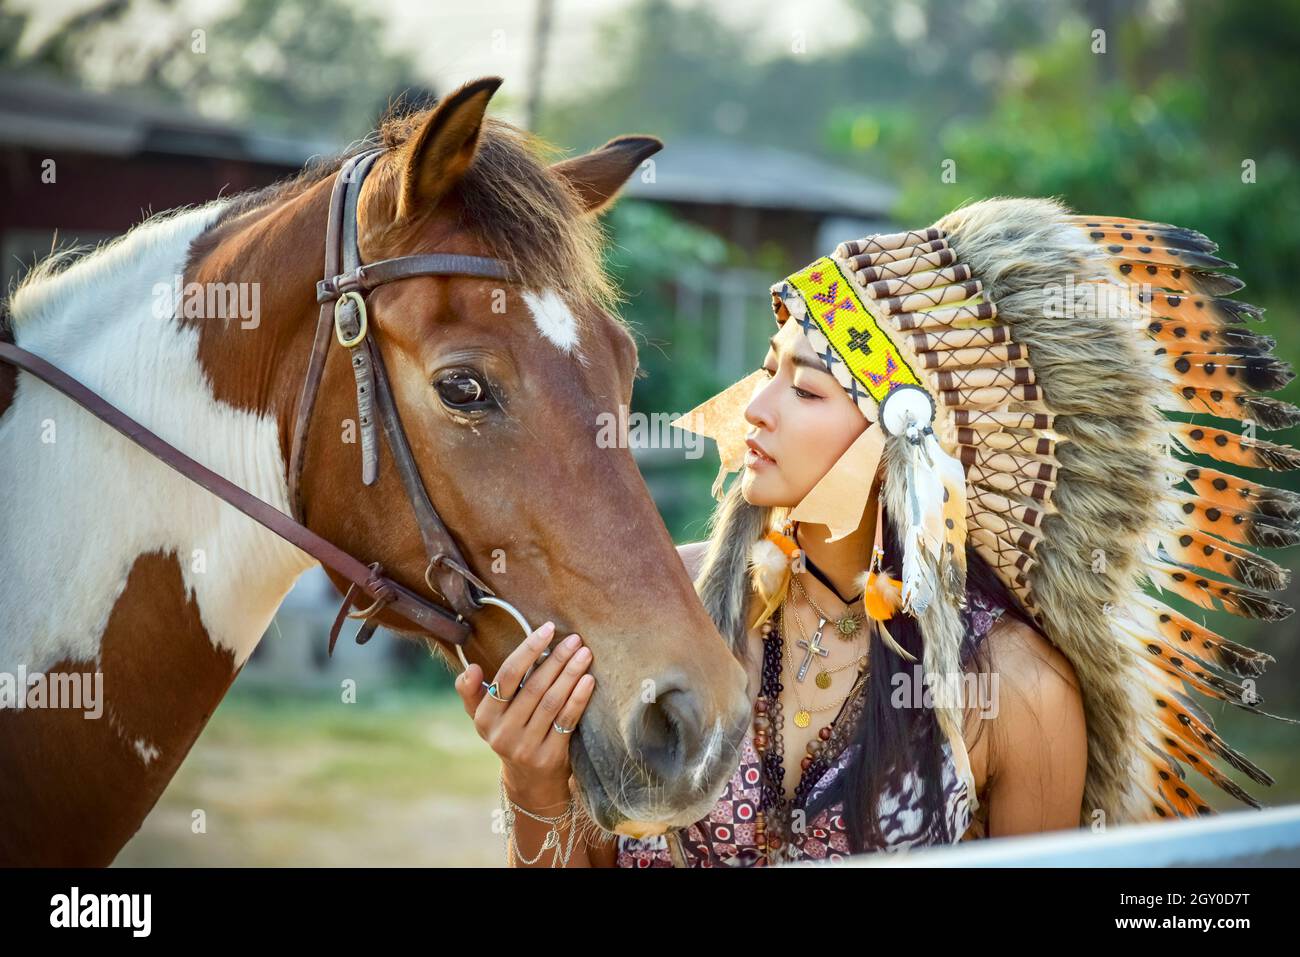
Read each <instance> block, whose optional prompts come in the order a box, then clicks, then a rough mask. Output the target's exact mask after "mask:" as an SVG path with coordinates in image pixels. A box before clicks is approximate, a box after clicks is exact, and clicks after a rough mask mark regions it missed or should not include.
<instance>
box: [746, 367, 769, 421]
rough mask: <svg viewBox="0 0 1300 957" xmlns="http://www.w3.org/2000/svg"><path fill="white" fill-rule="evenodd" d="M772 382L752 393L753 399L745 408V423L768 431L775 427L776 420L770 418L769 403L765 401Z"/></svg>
mask: <svg viewBox="0 0 1300 957" xmlns="http://www.w3.org/2000/svg"><path fill="white" fill-rule="evenodd" d="M773 381H775V379H773V380H772V381H769V382H768V383H767V384H766V385H764V386H763V387H761V388H760V389H759V390H758V391H757V392H756V393H754V397H753V398H752V399H750V400H749V405H747V406H745V421H746V422H748V423H749V424H750V425H753V426H757V427H758V428H762V429H767V430H768V431H771V430H772V429H773V428H774V427H775V426H776V420H775V419H774V418H773V417H772V412H771V403H770V402H769V401H768V399H767V397H768V395H769V394H770V387H771V385H772V382H773Z"/></svg>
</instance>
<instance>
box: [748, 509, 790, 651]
mask: <svg viewBox="0 0 1300 957" xmlns="http://www.w3.org/2000/svg"><path fill="white" fill-rule="evenodd" d="M802 556H803V550H802V549H801V548H800V547H799V543H798V542H796V541H795V539H794V523H793V522H792V521H790V520H789V519H788V518H787V519H786V520H785V521H784V522H783V523H782V524H781V530H780V531H776V530H771V531H769V532H768V533H767V534H766V535H764V536H763V537H762V538H760V539H759V540H758V541H756V542H755V543H754V545H753V547H752V548H751V549H750V552H749V565H750V570H751V576H752V579H753V582H754V590H755V591H756V592H758V596H759V598H760V599H762V601H763V610H762V611H761V612H759V615H758V618H757V619H755V620H754V623H753V624H752V625H750V627H751V628H757V627H759V626H760V625H761V624H763V622H765V621H767V620H768V619H769V618H771V617H772V613H773V612H775V611H776V609H777V606H778V605H780V604H781V599H783V598H784V597H785V592H786V589H787V588H788V587H789V584H790V574H791V572H792V570H793V569H794V566H795V565H796V564H797V563H798V562H799V560H800V558H801V557H802Z"/></svg>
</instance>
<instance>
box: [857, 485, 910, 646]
mask: <svg viewBox="0 0 1300 957" xmlns="http://www.w3.org/2000/svg"><path fill="white" fill-rule="evenodd" d="M884 528H885V505H884V501H883V500H880V501H878V502H877V505H876V542H875V545H874V546H872V549H871V564H870V566H869V567H868V568H867V570H866V571H865V572H863V573H862V574H861V575H859V576H858V582H857V583H858V587H859V588H861V589H862V598H863V605H864V606H865V607H866V610H867V614H868V615H870V616H871V618H872V619H873V620H874V621H875V622H876V627H877V628H878V629H879V630H880V639H881V640H882V641H883V642H884V643H885V644H886V645H888V646H889V647H890V648H891V649H892V650H893V652H894V654H896V655H898V656H899V657H900V658H903V659H905V660H907V661H916V656H915V655H913V654H912V653H911V652H910V651H908V650H907V649H906V648H904V647H903V646H902V645H900V644H899V643H898V642H897V641H895V640H894V637H893V635H891V634H890V633H889V629H888V628H887V627H885V622H886V621H888V620H889V619H890V618H893V617H894V613H895V612H897V611H898V609H899V608H900V607H902V590H903V583H902V582H901V581H899V580H898V579H897V578H894V577H892V576H891V575H889V574H888V573H887V572H886V571H885V570H884V568H882V567H881V563H882V562H883V561H884V558H885V549H884V544H883V543H884V535H885V533H884Z"/></svg>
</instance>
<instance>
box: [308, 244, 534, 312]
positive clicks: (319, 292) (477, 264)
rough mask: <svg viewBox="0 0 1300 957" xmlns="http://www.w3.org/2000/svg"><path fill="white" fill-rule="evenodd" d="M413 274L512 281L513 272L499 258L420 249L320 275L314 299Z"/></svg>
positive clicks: (362, 289)
mask: <svg viewBox="0 0 1300 957" xmlns="http://www.w3.org/2000/svg"><path fill="white" fill-rule="evenodd" d="M414 276H478V277H481V278H483V279H500V280H502V281H503V282H514V281H515V278H514V273H513V272H512V271H511V269H510V267H509V266H508V265H507V264H506V263H503V262H502V261H501V260H499V259H490V258H488V257H486V256H469V255H465V254H464V253H421V254H419V255H415V256H398V257H396V258H394V259H381V260H379V261H378V262H373V263H371V264H370V265H368V266H358V267H357V268H356V269H355V270H353V271H351V272H346V273H340V274H338V275H334V276H331V277H330V278H328V279H322V280H321V281H320V282H318V283H316V301H317V302H331V301H333V300H334V299H337V298H338V297H339V296H341V295H343V294H344V293H345V292H369V291H370V290H371V289H374V288H375V287H376V286H382V285H384V284H385V283H390V282H394V281H395V280H398V279H410V278H412V277H414Z"/></svg>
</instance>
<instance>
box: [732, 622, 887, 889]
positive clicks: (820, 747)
mask: <svg viewBox="0 0 1300 957" xmlns="http://www.w3.org/2000/svg"><path fill="white" fill-rule="evenodd" d="M780 620H781V626H782V629H784V627H785V620H786V614H785V605H784V603H783V604H782V608H781V615H780ZM760 630H761V632H762V635H763V665H762V678H761V685H760V688H759V693H758V698H757V700H756V701H755V702H754V737H753V740H754V750H755V751H757V752H758V755H759V760H760V766H761V768H762V781H761V785H760V796H759V807H758V810H757V812H756V813H755V815H754V838H755V842H756V843H757V845H758V848H759V853H760V854H762V856H763V860H764V861H766V862H767V863H769V864H770V863H778V862H780V861H781V860H782V859H787V858H791V857H793V855H794V840H793V835H792V833H791V827H790V819H791V815H792V812H793V809H794V807H795V806H796V805H801V804H802V803H803V801H804V800H805V799H806V797H807V795H808V793H809V792H810V791H811V790H812V788H813V787H814V786H815V785H816V783H817V782H818V781H820V780H821V779H822V777H823V776H824V775H825V773H826V771H827V770H828V769H829V767H830V764H831V762H832V761H834V760H835V759H836V758H837V757H838V755H839V753H840V752H841V751H842V750H843V748H844V746H845V744H846V743H847V740H848V735H849V732H850V730H851V729H852V728H853V726H854V724H855V722H856V720H857V716H858V714H859V713H860V712H861V710H862V704H863V695H862V694H860V693H859V692H860V691H861V689H862V688H863V686H864V685H865V684H866V679H867V677H868V675H870V673H871V672H870V670H867V671H864V672H863V673H862V674H861V675H860V676H859V677H858V680H857V682H856V683H855V684H854V686H853V690H852V691H851V692H849V696H848V699H847V700H846V701H845V703H844V707H843V710H842V711H841V713H840V714H839V715H837V716H836V717H835V719H834V720H832V722H831V723H830V724H829V725H826V726H825V727H823V728H821V730H819V731H818V732H817V735H816V737H814V738H813V740H811V741H809V742H808V745H807V748H806V749H805V750H806V754H805V756H804V758H803V760H802V761H801V762H800V777H799V784H798V785H797V786H796V787H795V792H794V796H793V798H791V799H787V798H786V796H785V742H784V738H783V736H782V734H781V729H782V727H783V725H784V722H783V721H782V708H781V691H782V690H783V688H784V685H783V684H782V682H781V674H782V670H783V669H782V666H781V662H782V652H783V650H784V645H785V642H784V639H783V638H782V637H781V630H778V629H776V628H774V627H773V626H772V623H771V622H764V623H763V625H762V628H761V629H760Z"/></svg>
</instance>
